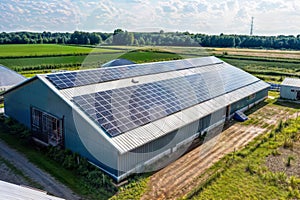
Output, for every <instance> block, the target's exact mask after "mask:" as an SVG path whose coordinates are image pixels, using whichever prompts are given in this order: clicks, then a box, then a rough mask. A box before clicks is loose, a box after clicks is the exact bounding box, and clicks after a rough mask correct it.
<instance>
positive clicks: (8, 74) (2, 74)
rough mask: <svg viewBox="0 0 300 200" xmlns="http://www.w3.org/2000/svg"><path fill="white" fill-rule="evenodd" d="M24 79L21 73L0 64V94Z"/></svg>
mask: <svg viewBox="0 0 300 200" xmlns="http://www.w3.org/2000/svg"><path fill="white" fill-rule="evenodd" d="M25 80H26V78H25V77H24V76H22V75H21V74H18V73H17V72H15V71H13V70H11V69H8V68H7V67H4V66H2V65H0V94H1V93H2V92H4V91H6V90H8V89H9V88H11V87H13V86H15V85H18V84H20V83H22V82H23V81H25Z"/></svg>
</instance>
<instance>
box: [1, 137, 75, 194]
mask: <svg viewBox="0 0 300 200" xmlns="http://www.w3.org/2000/svg"><path fill="white" fill-rule="evenodd" d="M0 156H1V157H3V158H4V159H6V160H8V161H9V162H11V163H12V164H13V165H14V166H15V167H16V168H18V169H19V170H21V171H22V172H23V173H24V174H25V175H26V176H28V177H29V178H30V179H32V180H33V181H35V182H37V183H38V184H40V185H41V186H43V187H44V190H45V191H47V192H48V193H50V194H53V195H55V196H57V197H61V198H65V199H70V200H76V199H80V197H79V196H77V195H76V194H74V193H73V192H72V191H71V190H70V189H69V188H67V187H66V186H65V185H63V184H61V183H60V182H58V181H57V180H55V179H54V178H53V177H52V176H50V175H49V174H48V173H46V172H44V171H42V170H41V169H39V168H38V167H36V166H35V165H33V164H32V163H30V162H29V161H28V159H27V158H26V157H25V156H23V155H22V154H20V153H19V152H17V151H16V150H14V149H12V148H10V147H9V146H8V145H7V144H5V143H4V142H3V141H1V140H0Z"/></svg>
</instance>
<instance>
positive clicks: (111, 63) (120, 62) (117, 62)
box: [102, 58, 135, 67]
mask: <svg viewBox="0 0 300 200" xmlns="http://www.w3.org/2000/svg"><path fill="white" fill-rule="evenodd" d="M131 64H135V62H132V61H130V60H127V59H124V58H119V59H114V60H111V61H109V62H107V63H104V64H103V65H102V67H114V66H122V65H131Z"/></svg>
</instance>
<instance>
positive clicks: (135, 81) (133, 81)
mask: <svg viewBox="0 0 300 200" xmlns="http://www.w3.org/2000/svg"><path fill="white" fill-rule="evenodd" d="M131 82H132V83H138V82H139V81H137V80H134V79H131Z"/></svg>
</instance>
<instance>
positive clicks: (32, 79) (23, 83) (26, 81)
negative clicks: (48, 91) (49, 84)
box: [2, 75, 40, 95]
mask: <svg viewBox="0 0 300 200" xmlns="http://www.w3.org/2000/svg"><path fill="white" fill-rule="evenodd" d="M36 79H40V78H39V77H38V75H35V76H34V77H32V78H29V79H26V80H25V81H23V82H21V83H19V84H17V85H15V86H13V87H11V88H9V89H8V90H6V91H5V92H4V93H3V94H2V95H5V94H7V93H10V92H11V91H13V90H15V89H17V88H19V87H21V86H23V85H25V84H27V83H30V82H32V81H34V80H36Z"/></svg>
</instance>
